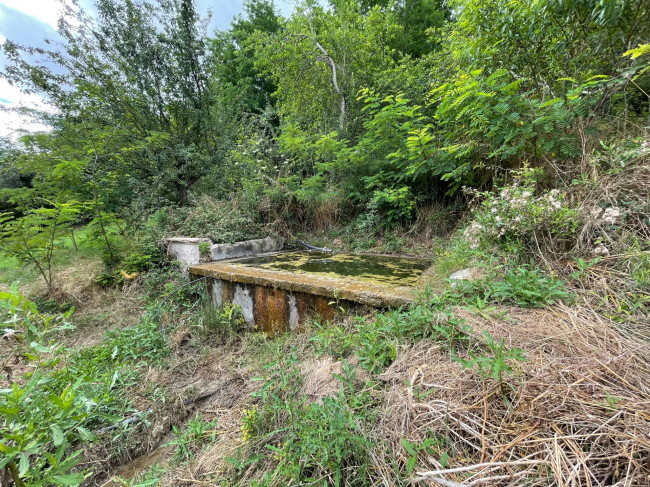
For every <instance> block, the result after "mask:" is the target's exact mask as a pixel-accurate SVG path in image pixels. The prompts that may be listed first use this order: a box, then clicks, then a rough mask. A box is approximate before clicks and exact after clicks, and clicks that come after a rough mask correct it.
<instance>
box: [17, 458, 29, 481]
mask: <svg viewBox="0 0 650 487" xmlns="http://www.w3.org/2000/svg"><path fill="white" fill-rule="evenodd" d="M28 470H29V457H28V456H27V455H25V454H24V453H21V455H20V462H19V463H18V476H19V477H21V478H22V477H24V476H25V474H26V473H27V471H28Z"/></svg>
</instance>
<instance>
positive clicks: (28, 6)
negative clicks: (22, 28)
mask: <svg viewBox="0 0 650 487" xmlns="http://www.w3.org/2000/svg"><path fill="white" fill-rule="evenodd" d="M0 5H4V6H5V7H8V8H12V9H14V10H18V11H19V12H22V13H24V14H26V15H30V16H32V17H35V18H37V19H38V20H40V21H41V22H45V23H46V24H49V25H51V26H52V28H53V29H56V26H57V23H58V21H59V15H60V12H61V5H60V4H59V2H58V1H57V0H0Z"/></svg>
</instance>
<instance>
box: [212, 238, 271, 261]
mask: <svg viewBox="0 0 650 487" xmlns="http://www.w3.org/2000/svg"><path fill="white" fill-rule="evenodd" d="M282 246H283V242H282V240H280V239H276V238H272V237H266V238H260V239H257V240H246V241H244V242H236V243H233V244H215V245H213V246H212V247H210V257H211V258H212V260H213V261H214V260H224V259H234V258H237V257H247V256H249V255H255V254H261V253H264V252H274V251H277V250H282Z"/></svg>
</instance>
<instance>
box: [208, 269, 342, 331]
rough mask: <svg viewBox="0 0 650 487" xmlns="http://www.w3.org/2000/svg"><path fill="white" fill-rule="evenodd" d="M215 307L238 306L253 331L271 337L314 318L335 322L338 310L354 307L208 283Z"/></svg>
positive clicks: (217, 281) (214, 281)
mask: <svg viewBox="0 0 650 487" xmlns="http://www.w3.org/2000/svg"><path fill="white" fill-rule="evenodd" d="M208 281H209V284H208V285H209V286H210V287H211V290H210V292H211V294H212V298H213V301H214V303H215V305H217V306H221V305H223V304H224V303H233V304H236V305H239V306H240V307H241V310H242V315H243V317H244V320H245V321H246V323H247V324H248V325H249V326H250V327H254V328H256V329H257V330H258V331H263V332H265V333H268V334H270V335H273V334H276V333H282V332H285V331H289V330H291V331H295V330H297V329H299V328H300V325H301V324H302V323H304V322H305V320H306V319H307V318H308V317H309V316H312V315H318V316H319V317H320V318H322V319H324V320H330V319H332V318H334V315H335V313H336V310H337V307H338V306H344V307H349V306H351V303H347V302H341V301H339V302H338V303H336V302H332V301H331V300H329V299H327V298H325V297H323V296H317V295H314V294H307V293H300V292H290V291H286V290H284V289H278V288H273V287H267V286H264V285H257V284H247V283H238V282H233V281H227V280H221V279H209V280H208Z"/></svg>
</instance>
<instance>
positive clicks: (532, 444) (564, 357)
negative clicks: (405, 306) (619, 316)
mask: <svg viewBox="0 0 650 487" xmlns="http://www.w3.org/2000/svg"><path fill="white" fill-rule="evenodd" d="M459 314H460V315H462V316H463V317H464V318H465V319H466V320H467V322H468V323H469V324H471V325H472V326H473V327H474V329H475V333H476V334H477V335H478V334H482V330H487V331H488V332H489V333H490V334H492V336H493V337H495V339H501V338H505V339H506V342H507V344H508V346H510V347H519V348H523V349H524V350H525V353H526V356H527V358H528V362H525V363H521V364H519V366H518V367H517V368H518V370H517V373H516V374H514V375H512V376H509V377H508V379H507V380H508V383H509V386H508V390H509V393H508V396H509V398H508V400H506V399H504V396H503V394H502V392H501V388H500V387H499V385H498V384H496V383H495V381H493V380H492V379H490V378H488V379H481V378H480V377H479V376H478V374H477V373H476V372H475V371H473V370H469V369H466V370H464V369H463V368H462V366H461V365H460V364H459V363H457V362H450V357H449V352H448V351H445V350H442V349H441V348H440V347H439V346H438V345H437V344H434V343H431V342H420V343H419V344H417V345H415V346H414V347H412V348H411V349H410V350H408V351H407V352H406V353H404V354H403V355H402V356H401V357H399V358H398V360H397V361H396V362H395V363H394V364H393V365H392V366H391V367H390V368H389V369H388V370H387V371H386V372H385V373H384V374H382V375H381V377H380V378H381V379H382V380H383V381H384V382H385V383H386V384H387V386H388V393H387V397H386V403H385V407H384V412H383V414H382V418H381V424H380V428H381V430H382V433H381V435H382V436H385V437H386V438H388V439H389V442H390V444H391V445H392V448H393V451H395V452H396V454H397V455H398V458H400V460H401V461H403V462H404V464H406V462H407V460H408V458H409V454H408V452H406V451H405V449H404V446H403V444H402V442H401V438H406V439H408V440H409V441H412V442H413V443H415V444H421V443H422V442H423V441H424V440H425V439H426V438H434V437H435V438H437V439H438V443H437V445H436V446H434V447H433V451H431V450H429V451H421V452H419V453H418V461H417V465H416V467H415V469H414V471H413V473H412V477H411V481H412V482H413V483H424V484H425V485H440V486H443V487H459V486H461V485H462V486H518V487H519V486H522V485H526V486H528V487H534V486H542V485H543V486H586V487H591V486H606V485H607V486H620V487H623V486H629V487H632V486H646V485H650V477H649V475H650V367H649V363H650V360H649V359H650V353H649V352H650V345H649V344H648V342H647V341H645V340H644V339H643V338H640V337H639V335H638V334H634V335H632V334H626V333H625V332H624V331H623V330H621V329H618V328H616V327H615V326H614V325H613V324H612V323H611V322H608V321H606V320H605V319H603V318H602V316H600V315H598V314H596V313H595V312H592V310H591V309H590V308H589V307H588V306H583V307H580V306H573V307H572V308H568V307H566V306H563V305H562V306H559V307H557V308H555V309H552V310H540V311H531V310H520V309H516V308H513V309H509V310H508V316H509V318H510V319H508V320H484V319H482V318H480V317H477V316H474V315H472V314H471V313H469V312H466V311H462V310H461V311H459ZM445 453H447V454H448V458H449V460H448V462H444V463H445V465H443V464H442V463H441V458H445V457H444V454H445ZM377 467H378V471H384V472H386V471H387V469H386V468H385V467H386V466H385V465H379V464H378V465H377ZM384 480H386V482H385V484H387V485H391V484H392V482H390V481H389V479H388V478H385V479H384Z"/></svg>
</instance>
